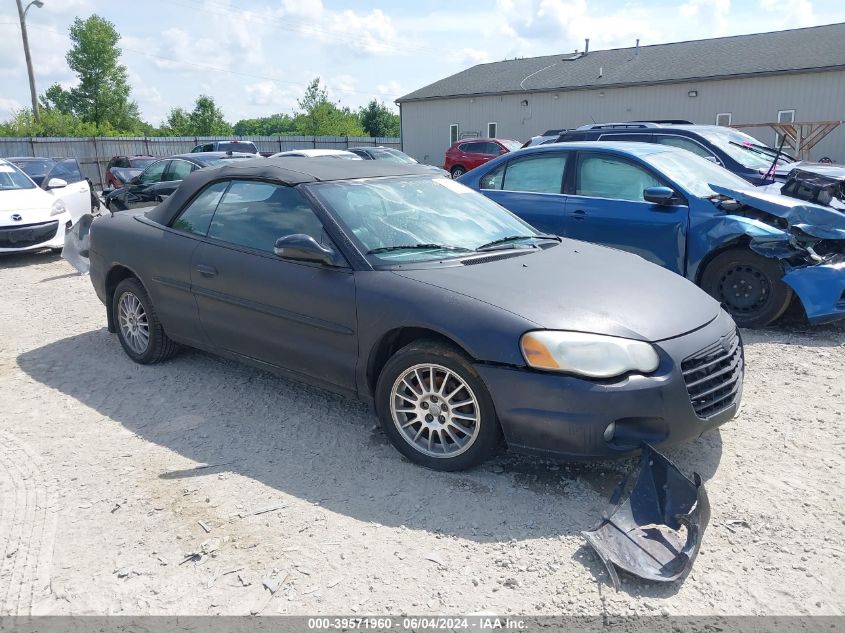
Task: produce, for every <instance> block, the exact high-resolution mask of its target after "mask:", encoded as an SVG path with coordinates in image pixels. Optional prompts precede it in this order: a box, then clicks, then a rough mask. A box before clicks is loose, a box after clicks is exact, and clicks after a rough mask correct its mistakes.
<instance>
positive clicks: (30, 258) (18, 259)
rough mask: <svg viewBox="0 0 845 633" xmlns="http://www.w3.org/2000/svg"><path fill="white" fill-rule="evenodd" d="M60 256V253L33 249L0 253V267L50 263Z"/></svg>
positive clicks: (20, 266)
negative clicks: (31, 250) (30, 250)
mask: <svg viewBox="0 0 845 633" xmlns="http://www.w3.org/2000/svg"><path fill="white" fill-rule="evenodd" d="M61 258H62V256H61V253H56V252H53V251H33V252H27V253H0V268H24V267H25V266H38V265H40V264H52V263H53V262H57V261H59V260H60V259H61Z"/></svg>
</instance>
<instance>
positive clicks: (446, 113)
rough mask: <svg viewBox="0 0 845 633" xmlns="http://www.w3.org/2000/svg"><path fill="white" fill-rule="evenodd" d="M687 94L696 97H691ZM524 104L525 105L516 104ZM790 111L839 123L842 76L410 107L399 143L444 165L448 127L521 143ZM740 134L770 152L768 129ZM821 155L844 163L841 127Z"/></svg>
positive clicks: (844, 112) (844, 90)
mask: <svg viewBox="0 0 845 633" xmlns="http://www.w3.org/2000/svg"><path fill="white" fill-rule="evenodd" d="M691 90H695V91H697V92H698V96H697V97H694V98H692V97H689V96H688V93H689V91H691ZM523 99H527V100H528V105H527V106H522V105H521V104H520V102H521V101H522V100H523ZM793 109H794V110H795V120H796V121H820V120H834V119H835V120H843V119H845V71H830V72H822V73H812V74H801V75H782V76H777V77H758V78H749V79H729V80H718V81H697V82H689V83H680V84H667V85H656V86H642V87H630V88H615V89H603V90H577V91H570V92H566V91H563V92H558V93H554V92H548V93H533V94H518V95H502V96H488V97H473V98H464V97H462V98H457V99H439V100H435V101H419V102H410V103H404V104H402V142H403V147H404V150H405V151H406V152H407V153H409V154H410V155H411V156H413V157H414V158H416V159H417V160H419V161H421V162H424V163H429V164H433V165H442V163H443V154H444V152H445V151H446V148H447V147H448V146H449V125H450V124H452V123H457V124H458V126H459V130H460V132H477V133H479V134H480V135H481V136H486V135H487V124H488V123H489V122H496V123H497V124H498V136H499V137H502V138H513V139H515V140H518V141H526V140H528V139H529V138H530V137H531V136H533V135H535V134H539V133H541V132H543V131H545V130H547V129H549V128H562V127H568V128H573V127H578V126H580V125H584V124H587V123H591V122H592V121H593V120H594V121H596V122H599V123H601V122H609V121H630V120H633V119H661V118H665V119H687V120H689V121H693V122H694V123H710V124H712V123H715V122H716V114H718V113H720V112H730V113H731V117H732V119H731V120H732V122H733V123H734V124H737V123H766V122H770V121H776V120H777V114H778V110H793ZM746 131H747V132H749V133H750V134H752V135H753V136H756V137H757V138H759V139H760V140H761V141H763V142H765V143H766V144H768V145H773V144H774V142H775V138H774V136H775V135H774V132H772V131H771V130H770V129H769V128H765V129H749V130H746ZM822 156H830V157H831V158H833V159H834V160H835V161H836V162H837V163H845V125H843V126H840V127H839V128H838V129H837V130H835V131H834V132H833V133H831V134H830V135H828V137H827V138H825V139H824V140H823V141H822V142H821V143H819V144H818V145H817V146H816V148H815V149H814V150H813V152H812V155H811V157H812V158H814V159H818V158H821V157H822Z"/></svg>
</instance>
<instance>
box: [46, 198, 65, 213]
mask: <svg viewBox="0 0 845 633" xmlns="http://www.w3.org/2000/svg"><path fill="white" fill-rule="evenodd" d="M65 211H67V207H65V203H64V202H62V201H61V200H56V201H55V202H54V203H53V206H52V208H51V209H50V216H51V217H52V216H54V215H61V214H62V213H64V212H65Z"/></svg>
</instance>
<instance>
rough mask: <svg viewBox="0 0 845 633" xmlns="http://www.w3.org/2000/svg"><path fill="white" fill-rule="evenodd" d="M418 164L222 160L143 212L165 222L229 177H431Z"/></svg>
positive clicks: (285, 180) (290, 180) (286, 180)
mask: <svg viewBox="0 0 845 633" xmlns="http://www.w3.org/2000/svg"><path fill="white" fill-rule="evenodd" d="M431 175H432V173H431V170H430V169H429V168H427V167H424V166H422V165H415V164H404V163H391V162H388V161H375V160H338V159H336V158H300V157H293V156H288V157H284V156H283V157H279V158H255V159H252V160H243V161H232V162H224V163H222V164H220V165H213V166H211V167H206V168H205V169H200V170H198V171H195V172H193V173H192V174H189V175H188V176H187V177H186V178H185V179H184V180H183V181H182V184H181V185H179V188H178V189H177V190H176V191H175V192H174V193H173V195H171V196H169V197H168V198H167V199H166V200H165V201H164V202H162V203H161V204H160V205H158V206H157V207H156V208H155V209H152V210H151V211H149V212H148V213H147V217H148V218H149V219H150V220H152V221H153V222H158V223H159V224H164V225H169V224H170V222H171V220H173V218H174V217H175V216H176V214H177V213H178V212H179V210H180V209H181V208H182V207H183V206H184V204H185V203H186V202H187V201H188V200H190V199H191V198H192V197H193V196H194V194H196V193H197V192H198V191H199V190H200V189H202V188H203V187H205V186H206V185H208V184H209V183H211V182H214V181H216V180H229V179H232V178H242V179H255V180H271V181H274V182H278V183H280V184H283V185H290V186H296V185H301V184H303V183H309V182H324V181H332V180H354V179H356V178H378V177H383V176H429V177H430V176H431Z"/></svg>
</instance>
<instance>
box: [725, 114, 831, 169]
mask: <svg viewBox="0 0 845 633" xmlns="http://www.w3.org/2000/svg"><path fill="white" fill-rule="evenodd" d="M841 124H842V121H809V122H805V123H799V122H790V123H746V124H743V125H732V126H731V127H733V128H737V129H746V128H752V127H769V128H771V129H773V130H774V131H775V132H776V133H777V134H779V135H780V136H784V137H786V144H785V145H786V146H788V147H789V148H790V149H792V151H793V152H794V153H795V158H797V159H798V160H810V150H811V149H813V147H815V145H816V144H817V143H818V142H819V141H820V140H822V139H823V138H824V137H825V136H827V135H828V134H830V133H831V132H832V131H833V130H835V129H836V128H838V127H839V126H840V125H841ZM775 149H778V148H775Z"/></svg>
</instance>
